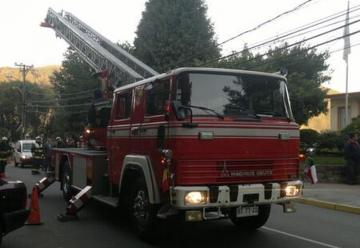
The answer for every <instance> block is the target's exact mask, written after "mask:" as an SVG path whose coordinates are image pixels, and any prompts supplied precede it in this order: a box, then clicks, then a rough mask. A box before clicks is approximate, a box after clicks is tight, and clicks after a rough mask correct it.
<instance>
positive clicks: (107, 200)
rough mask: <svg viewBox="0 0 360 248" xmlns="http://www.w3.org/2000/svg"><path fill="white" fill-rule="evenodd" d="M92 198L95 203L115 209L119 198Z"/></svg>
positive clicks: (104, 196) (105, 196)
mask: <svg viewBox="0 0 360 248" xmlns="http://www.w3.org/2000/svg"><path fill="white" fill-rule="evenodd" d="M92 198H93V199H94V200H96V201H99V202H102V203H105V204H107V205H109V206H111V207H114V208H117V207H118V206H119V198H117V197H111V196H107V195H93V196H92Z"/></svg>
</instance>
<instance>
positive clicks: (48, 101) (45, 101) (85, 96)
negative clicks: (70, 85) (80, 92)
mask: <svg viewBox="0 0 360 248" xmlns="http://www.w3.org/2000/svg"><path fill="white" fill-rule="evenodd" d="M93 97H94V95H93V94H91V95H84V96H77V97H66V98H61V97H57V98H55V99H48V100H33V101H30V103H35V104H36V103H40V104H41V103H56V102H65V101H74V100H83V99H89V98H93Z"/></svg>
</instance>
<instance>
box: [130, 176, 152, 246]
mask: <svg viewBox="0 0 360 248" xmlns="http://www.w3.org/2000/svg"><path fill="white" fill-rule="evenodd" d="M157 209H158V208H157V206H156V205H154V204H151V203H150V201H149V194H148V190H147V187H146V183H145V181H144V179H142V178H140V179H138V180H137V181H136V182H135V184H134V187H133V190H132V194H131V202H130V214H131V219H132V222H133V225H134V228H135V231H136V233H137V234H138V235H139V236H140V238H142V239H143V240H145V241H148V242H153V241H155V239H156V237H157V235H156V234H158V233H159V230H158V228H157V227H158V225H159V219H158V218H157V217H156V214H157Z"/></svg>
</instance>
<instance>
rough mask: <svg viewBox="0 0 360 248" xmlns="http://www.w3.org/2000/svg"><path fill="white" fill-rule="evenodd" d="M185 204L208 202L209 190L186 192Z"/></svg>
mask: <svg viewBox="0 0 360 248" xmlns="http://www.w3.org/2000/svg"><path fill="white" fill-rule="evenodd" d="M184 200H185V205H202V204H206V203H207V202H208V194H207V191H190V192H187V193H186V194H185V199H184Z"/></svg>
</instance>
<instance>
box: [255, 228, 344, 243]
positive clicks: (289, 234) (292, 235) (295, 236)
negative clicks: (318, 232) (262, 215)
mask: <svg viewBox="0 0 360 248" xmlns="http://www.w3.org/2000/svg"><path fill="white" fill-rule="evenodd" d="M262 229H265V230H268V231H271V232H276V233H280V234H283V235H286V236H289V237H293V238H297V239H301V240H304V241H307V242H310V243H314V244H318V245H321V246H324V247H330V248H340V247H339V246H334V245H330V244H326V243H323V242H320V241H316V240H313V239H308V238H305V237H301V236H299V235H295V234H291V233H287V232H283V231H280V230H277V229H273V228H270V227H266V226H263V227H262Z"/></svg>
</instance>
